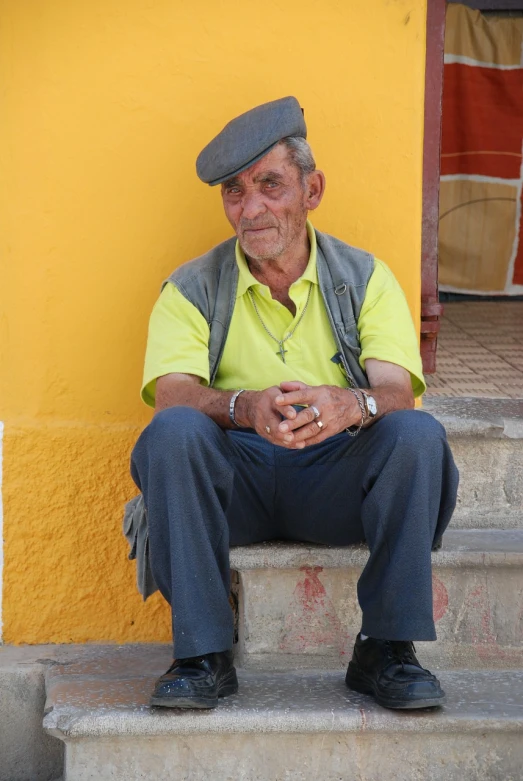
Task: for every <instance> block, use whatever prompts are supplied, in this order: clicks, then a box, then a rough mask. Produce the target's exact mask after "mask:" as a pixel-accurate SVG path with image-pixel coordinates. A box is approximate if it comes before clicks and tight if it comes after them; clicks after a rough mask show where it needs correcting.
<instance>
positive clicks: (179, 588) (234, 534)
mask: <svg viewBox="0 0 523 781" xmlns="http://www.w3.org/2000/svg"><path fill="white" fill-rule="evenodd" d="M131 473H132V476H133V479H134V481H135V482H136V485H137V486H138V488H139V489H140V490H141V491H142V493H143V496H144V500H145V506H146V508H147V514H148V523H149V535H150V554H151V564H152V571H153V574H154V578H155V580H156V583H157V584H158V587H159V589H160V591H161V593H162V594H163V596H164V597H165V599H166V600H167V601H168V602H169V603H170V605H171V608H172V625H173V637H174V656H175V657H177V658H184V657H189V656H197V655H200V654H205V653H211V652H213V651H224V650H226V649H228V648H231V646H232V638H233V616H232V612H231V608H230V605H229V590H230V570H229V547H230V546H232V545H248V544H249V543H255V542H261V541H264V540H294V541H297V540H300V541H304V542H311V543H320V544H327V545H350V544H353V543H357V542H362V541H365V542H366V543H367V544H368V546H369V549H370V557H369V560H368V563H367V565H366V566H365V568H364V570H363V572H362V574H361V577H360V579H359V582H358V599H359V603H360V606H361V609H362V612H363V623H362V632H363V633H364V634H366V635H369V636H371V637H376V638H383V639H387V640H435V639H436V632H435V627H434V621H433V615H432V579H431V547H432V545H433V544H434V543H436V542H438V541H439V540H440V539H441V537H442V535H443V532H444V531H445V528H446V527H447V525H448V523H449V521H450V518H451V515H452V512H453V509H454V506H455V503H456V493H457V486H458V471H457V469H456V466H455V464H454V461H453V458H452V454H451V452H450V449H449V446H448V443H447V439H446V435H445V430H444V428H443V427H442V426H441V425H440V424H439V423H438V422H437V421H436V420H435V419H434V418H433V417H432V416H431V415H429V414H427V413H425V412H421V411H417V410H408V411H401V412H393V413H390V414H389V415H386V416H384V417H383V418H381V419H380V420H378V421H377V422H376V423H375V424H374V425H373V426H371V427H370V428H368V429H366V430H363V431H361V432H360V433H359V435H358V436H357V437H354V438H353V437H349V436H348V435H347V434H346V433H342V434H337V435H335V436H333V437H330V438H329V439H327V440H326V441H325V442H322V443H321V444H318V445H312V446H310V447H306V448H304V449H303V450H288V449H286V448H283V447H278V446H275V445H271V444H270V443H269V442H267V441H266V440H265V439H262V438H261V437H259V436H258V435H257V434H256V433H255V432H254V431H251V430H238V431H224V430H222V429H221V428H220V427H219V426H218V425H217V424H216V423H214V422H213V421H212V420H211V419H210V418H209V417H208V416H206V415H204V414H203V413H201V412H198V411H196V410H194V409H192V408H189V407H173V408H170V409H166V410H164V411H163V412H160V413H158V414H157V415H156V416H155V417H154V418H153V420H152V422H151V423H150V425H149V426H147V428H146V429H145V430H144V431H143V432H142V434H141V436H140V438H139V439H138V442H137V443H136V446H135V448H134V450H133V453H132V459H131Z"/></svg>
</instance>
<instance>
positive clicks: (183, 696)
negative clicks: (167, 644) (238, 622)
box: [151, 651, 238, 708]
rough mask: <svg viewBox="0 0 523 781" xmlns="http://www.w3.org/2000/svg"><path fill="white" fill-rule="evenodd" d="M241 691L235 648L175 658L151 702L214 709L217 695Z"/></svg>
mask: <svg viewBox="0 0 523 781" xmlns="http://www.w3.org/2000/svg"><path fill="white" fill-rule="evenodd" d="M237 691H238V679H237V677H236V670H235V668H234V665H233V663H232V651H222V652H220V653H213V654H205V655H204V656H195V657H192V658H190V659H175V660H174V662H173V663H172V665H171V666H170V667H169V669H168V670H167V672H166V673H165V674H164V675H162V676H161V677H160V678H158V680H157V681H156V685H155V688H154V692H153V695H152V697H151V705H155V706H160V707H162V708H215V707H216V706H217V705H218V697H227V696H228V695H229V694H235V693H236V692H237Z"/></svg>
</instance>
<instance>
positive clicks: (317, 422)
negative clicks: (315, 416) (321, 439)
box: [315, 420, 323, 431]
mask: <svg viewBox="0 0 523 781" xmlns="http://www.w3.org/2000/svg"><path fill="white" fill-rule="evenodd" d="M315 423H316V425H317V426H318V428H319V430H320V431H321V430H322V428H323V423H322V422H321V420H316V421H315Z"/></svg>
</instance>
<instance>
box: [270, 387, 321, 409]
mask: <svg viewBox="0 0 523 781" xmlns="http://www.w3.org/2000/svg"><path fill="white" fill-rule="evenodd" d="M274 401H275V402H276V404H277V405H278V407H281V406H283V405H284V404H309V403H311V402H313V401H314V399H313V390H312V388H308V387H307V386H305V388H300V390H296V391H290V392H289V393H282V394H281V395H280V396H276V398H275V399H274Z"/></svg>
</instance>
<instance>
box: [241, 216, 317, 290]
mask: <svg viewBox="0 0 523 781" xmlns="http://www.w3.org/2000/svg"><path fill="white" fill-rule="evenodd" d="M307 235H308V237H309V243H310V245H311V251H310V255H309V262H308V263H307V268H306V269H305V271H304V272H303V274H302V275H301V277H300V278H299V279H297V280H296V282H300V281H302V280H305V281H306V282H314V284H315V285H317V284H318V272H317V269H316V256H317V248H316V233H315V231H314V228H313V226H312V223H311V222H310V220H307ZM235 252H236V263H237V265H238V271H239V276H238V290H237V291H236V298H240V296H243V295H244V294H245V293H246V292H247V290H248V289H249V288H250V287H254V285H261V282H258V280H257V279H256V278H255V277H254V276H253V275H252V274H251V271H250V269H249V266H248V264H247V261H246V259H245V255H244V252H243V250H242V248H241V247H240V242H239V241H236V248H235ZM296 282H294V283H293V284H296Z"/></svg>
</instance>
